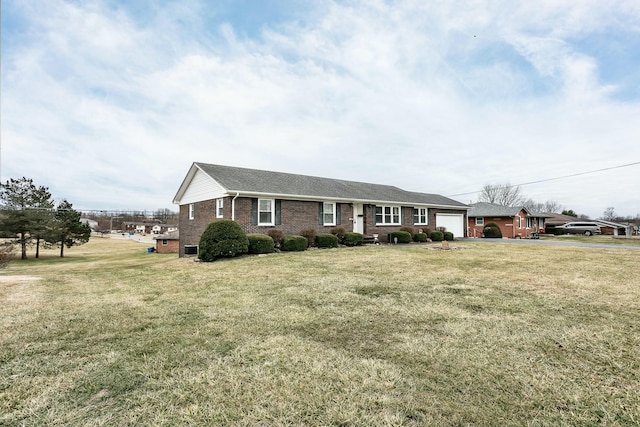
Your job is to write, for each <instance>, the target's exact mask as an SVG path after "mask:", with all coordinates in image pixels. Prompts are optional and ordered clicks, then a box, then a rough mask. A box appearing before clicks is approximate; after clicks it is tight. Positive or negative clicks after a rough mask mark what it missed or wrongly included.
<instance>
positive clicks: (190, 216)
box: [189, 203, 196, 219]
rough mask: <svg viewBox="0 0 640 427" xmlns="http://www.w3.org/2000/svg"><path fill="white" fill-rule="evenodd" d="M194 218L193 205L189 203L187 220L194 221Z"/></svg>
mask: <svg viewBox="0 0 640 427" xmlns="http://www.w3.org/2000/svg"><path fill="white" fill-rule="evenodd" d="M195 217H196V214H195V205H194V204H193V203H189V219H194V218H195Z"/></svg>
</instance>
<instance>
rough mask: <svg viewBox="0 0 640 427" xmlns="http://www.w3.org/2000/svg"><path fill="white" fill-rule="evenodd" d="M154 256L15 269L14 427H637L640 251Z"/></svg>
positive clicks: (5, 339) (99, 242)
mask: <svg viewBox="0 0 640 427" xmlns="http://www.w3.org/2000/svg"><path fill="white" fill-rule="evenodd" d="M589 240H590V241H591V240H592V238H589ZM147 246H148V245H145V244H141V243H137V242H132V241H127V240H115V239H108V238H102V239H101V238H93V239H92V240H91V241H90V242H89V243H88V244H86V245H84V246H80V247H77V248H72V249H71V250H68V251H65V255H66V258H64V259H60V258H58V257H57V256H56V255H57V252H45V253H44V255H43V259H40V260H34V259H29V260H27V261H20V260H17V261H13V262H12V263H11V264H10V266H9V268H8V269H5V270H2V273H1V275H0V322H1V325H2V337H1V344H2V345H1V346H0V361H1V363H0V425H26V426H33V425H69V426H79V425H82V426H102V425H117V426H124V425H144V426H176V425H194V426H195V425H203V426H204V425H269V426H274V425H275V426H278V425H280V426H285V425H286V426H291V425H317V426H320V425H349V426H356V425H358V426H365V425H366V426H371V425H376V426H379V425H406V426H423V425H440V426H442V425H532V426H534V425H595V424H599V425H638V424H639V423H640V315H639V314H638V313H640V265H639V260H640V257H639V254H638V252H637V251H630V250H624V249H615V250H613V249H612V250H607V249H587V248H568V247H552V246H539V245H504V244H496V243H487V242H482V243H475V242H461V243H458V242H454V243H452V245H451V246H452V248H453V250H450V251H442V250H439V248H440V246H439V245H432V246H429V245H407V246H387V245H382V246H366V247H361V248H341V249H331V250H311V251H307V252H303V253H280V254H272V255H268V256H253V257H243V258H237V259H231V260H225V261H218V262H215V263H207V264H205V263H196V262H193V260H192V259H178V258H177V256H176V255H163V254H148V253H147V251H146V247H147Z"/></svg>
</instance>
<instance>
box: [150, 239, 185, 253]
mask: <svg viewBox="0 0 640 427" xmlns="http://www.w3.org/2000/svg"><path fill="white" fill-rule="evenodd" d="M156 252H158V253H161V254H177V253H179V252H180V241H179V240H176V239H171V240H167V244H166V245H163V244H162V239H156Z"/></svg>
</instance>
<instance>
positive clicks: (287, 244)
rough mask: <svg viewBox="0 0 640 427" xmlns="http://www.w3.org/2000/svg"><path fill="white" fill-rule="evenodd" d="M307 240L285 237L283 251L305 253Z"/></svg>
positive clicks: (297, 237)
mask: <svg viewBox="0 0 640 427" xmlns="http://www.w3.org/2000/svg"><path fill="white" fill-rule="evenodd" d="M307 245H308V242H307V239H306V238H305V237H304V236H292V235H289V236H284V237H283V238H282V250H283V251H298V252H301V251H304V250H306V249H307Z"/></svg>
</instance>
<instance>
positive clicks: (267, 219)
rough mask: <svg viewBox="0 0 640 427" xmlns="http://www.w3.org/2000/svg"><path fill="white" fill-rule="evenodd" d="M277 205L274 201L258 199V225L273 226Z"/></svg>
mask: <svg viewBox="0 0 640 427" xmlns="http://www.w3.org/2000/svg"><path fill="white" fill-rule="evenodd" d="M275 205H276V204H275V203H274V201H273V199H258V225H273V224H274V222H273V218H274V216H275V215H274V209H275Z"/></svg>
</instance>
